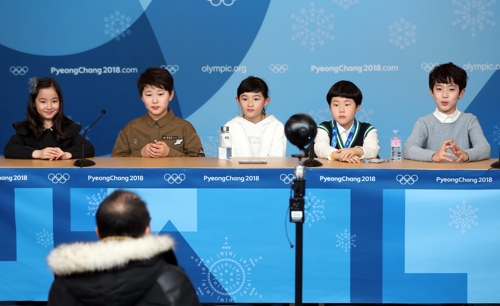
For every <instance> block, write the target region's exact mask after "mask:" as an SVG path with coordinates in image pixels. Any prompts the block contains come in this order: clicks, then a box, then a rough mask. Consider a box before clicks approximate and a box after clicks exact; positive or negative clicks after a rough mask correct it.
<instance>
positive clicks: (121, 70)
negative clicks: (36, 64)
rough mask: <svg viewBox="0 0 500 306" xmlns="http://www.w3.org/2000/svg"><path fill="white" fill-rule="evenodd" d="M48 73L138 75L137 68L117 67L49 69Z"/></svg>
mask: <svg viewBox="0 0 500 306" xmlns="http://www.w3.org/2000/svg"><path fill="white" fill-rule="evenodd" d="M50 73H51V74H55V75H60V74H73V75H79V74H97V75H101V74H111V73H113V74H122V73H139V69H137V68H121V67H118V66H115V67H100V68H87V67H78V68H56V67H50Z"/></svg>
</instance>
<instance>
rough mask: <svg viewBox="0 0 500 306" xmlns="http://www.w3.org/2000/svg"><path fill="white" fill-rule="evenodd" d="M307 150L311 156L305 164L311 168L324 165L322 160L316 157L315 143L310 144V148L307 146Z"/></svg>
mask: <svg viewBox="0 0 500 306" xmlns="http://www.w3.org/2000/svg"><path fill="white" fill-rule="evenodd" d="M306 150H307V152H308V153H309V158H308V159H307V160H305V161H304V162H303V163H302V164H303V165H304V166H306V167H311V168H312V167H319V166H323V163H322V162H320V161H319V160H316V159H314V143H313V144H311V145H309V148H307V149H306Z"/></svg>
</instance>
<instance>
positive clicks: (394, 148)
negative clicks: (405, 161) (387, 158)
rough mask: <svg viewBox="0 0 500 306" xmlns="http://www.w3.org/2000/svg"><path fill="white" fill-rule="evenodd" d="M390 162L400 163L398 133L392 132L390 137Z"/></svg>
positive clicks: (399, 137)
mask: <svg viewBox="0 0 500 306" xmlns="http://www.w3.org/2000/svg"><path fill="white" fill-rule="evenodd" d="M391 160H393V161H401V136H399V131H398V130H394V131H392V136H391Z"/></svg>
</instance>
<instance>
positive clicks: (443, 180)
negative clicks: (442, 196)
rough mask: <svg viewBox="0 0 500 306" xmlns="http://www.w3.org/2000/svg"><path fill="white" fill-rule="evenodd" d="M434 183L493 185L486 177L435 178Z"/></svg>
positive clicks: (491, 179)
mask: <svg viewBox="0 0 500 306" xmlns="http://www.w3.org/2000/svg"><path fill="white" fill-rule="evenodd" d="M436 182H437V183H439V184H464V183H469V184H470V183H472V184H477V183H493V178H492V177H491V176H487V177H463V176H461V177H439V176H437V177H436Z"/></svg>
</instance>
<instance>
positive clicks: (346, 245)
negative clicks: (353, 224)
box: [335, 229, 356, 253]
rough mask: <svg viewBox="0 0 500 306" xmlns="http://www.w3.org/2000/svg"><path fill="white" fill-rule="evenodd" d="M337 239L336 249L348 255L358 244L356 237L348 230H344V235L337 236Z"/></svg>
mask: <svg viewBox="0 0 500 306" xmlns="http://www.w3.org/2000/svg"><path fill="white" fill-rule="evenodd" d="M335 237H337V244H336V245H335V247H337V248H340V249H341V250H344V252H346V253H347V251H349V250H350V249H351V248H355V247H356V244H354V241H356V240H355V239H354V238H356V235H351V233H350V232H348V231H347V230H346V229H345V230H344V232H343V233H340V234H337V235H335Z"/></svg>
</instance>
